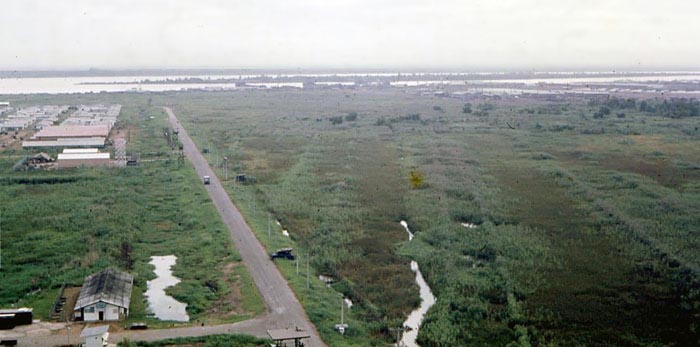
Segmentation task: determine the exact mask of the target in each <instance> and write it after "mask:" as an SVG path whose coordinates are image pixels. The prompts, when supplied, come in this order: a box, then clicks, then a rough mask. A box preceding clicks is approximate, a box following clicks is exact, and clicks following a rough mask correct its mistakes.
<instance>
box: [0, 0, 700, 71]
mask: <svg viewBox="0 0 700 347" xmlns="http://www.w3.org/2000/svg"><path fill="white" fill-rule="evenodd" d="M0 44H1V48H0V70H15V69H22V70H26V69H73V68H79V69H83V68H90V67H95V68H314V67H317V68H328V67H333V68H344V67H352V68H369V67H373V68H438V69H440V68H446V69H447V68H451V69H455V68H456V69H471V70H478V69H509V70H513V69H516V70H517V69H519V70H527V69H540V70H544V69H577V68H588V69H603V70H611V69H696V68H700V66H698V63H699V62H700V1H697V0H663V1H662V0H626V1H623V0H588V1H587V0H498V1H496V0H484V1H481V0H461V1H452V0H440V1H419V0H338V1H336V0H280V1H273V0H248V1H241V0H226V1H218V0H192V1H189V0H187V1H178V0H169V1H166V0H162V1H161V0H109V1H106V0H105V1H98V0H75V1H73V0H61V1H56V0H45V1H39V0H3V1H2V2H0Z"/></svg>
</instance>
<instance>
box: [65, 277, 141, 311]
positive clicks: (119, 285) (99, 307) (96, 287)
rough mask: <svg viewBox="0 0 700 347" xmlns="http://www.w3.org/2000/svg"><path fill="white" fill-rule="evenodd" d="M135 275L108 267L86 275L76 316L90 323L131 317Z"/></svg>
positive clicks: (76, 306) (77, 303) (77, 304)
mask: <svg viewBox="0 0 700 347" xmlns="http://www.w3.org/2000/svg"><path fill="white" fill-rule="evenodd" d="M133 286H134V276H131V275H129V274H128V273H125V272H121V271H117V270H113V269H107V270H104V271H102V272H99V273H96V274H92V275H90V276H87V277H85V282H84V283H83V287H82V288H80V295H79V296H78V301H77V302H76V303H75V308H74V309H73V318H74V319H75V320H79V321H80V320H82V321H86V322H97V321H116V320H121V319H124V318H126V317H128V316H129V304H130V302H131V289H132V287H133Z"/></svg>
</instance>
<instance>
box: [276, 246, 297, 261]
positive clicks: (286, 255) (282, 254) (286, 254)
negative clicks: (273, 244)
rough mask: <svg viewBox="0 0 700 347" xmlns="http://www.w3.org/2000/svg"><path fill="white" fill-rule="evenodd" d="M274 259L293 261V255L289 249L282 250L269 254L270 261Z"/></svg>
mask: <svg viewBox="0 0 700 347" xmlns="http://www.w3.org/2000/svg"><path fill="white" fill-rule="evenodd" d="M276 258H281V259H289V260H294V259H295V258H296V257H294V253H292V249H291V248H282V249H278V250H277V251H275V252H273V253H271V254H270V259H272V260H275V259H276Z"/></svg>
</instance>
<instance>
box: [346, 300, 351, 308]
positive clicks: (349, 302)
mask: <svg viewBox="0 0 700 347" xmlns="http://www.w3.org/2000/svg"><path fill="white" fill-rule="evenodd" d="M345 305H347V306H348V309H351V308H352V300H350V299H348V298H345Z"/></svg>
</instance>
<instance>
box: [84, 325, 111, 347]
mask: <svg viewBox="0 0 700 347" xmlns="http://www.w3.org/2000/svg"><path fill="white" fill-rule="evenodd" d="M80 338H81V339H85V345H84V346H85V347H104V346H107V339H108V338H109V325H100V326H96V327H92V328H85V329H83V331H82V332H81V333H80Z"/></svg>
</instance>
